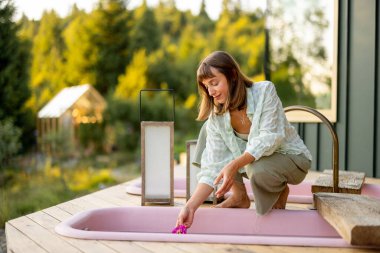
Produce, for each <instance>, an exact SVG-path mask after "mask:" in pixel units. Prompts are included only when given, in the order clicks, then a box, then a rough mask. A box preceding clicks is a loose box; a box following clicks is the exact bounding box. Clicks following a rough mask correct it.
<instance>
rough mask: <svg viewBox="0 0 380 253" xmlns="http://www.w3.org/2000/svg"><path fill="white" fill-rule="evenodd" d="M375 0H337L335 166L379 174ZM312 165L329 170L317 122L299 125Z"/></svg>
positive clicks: (378, 18)
mask: <svg viewBox="0 0 380 253" xmlns="http://www.w3.org/2000/svg"><path fill="white" fill-rule="evenodd" d="M379 35H380V2H379V1H377V0H339V42H338V97H337V99H338V102H337V107H338V109H337V110H338V111H337V116H338V120H337V122H336V123H335V124H334V126H335V129H336V131H337V134H338V137H339V142H340V145H339V146H340V152H339V163H340V165H339V168H340V169H341V170H348V171H362V172H365V173H366V175H367V176H369V177H379V178H380V136H379V133H380V114H379V113H380V103H379V102H378V101H377V100H378V98H379V95H380V94H379V92H380V91H379V88H378V87H379V85H380V81H379V73H380V66H379V61H380V50H379V47H380V42H379ZM297 127H298V130H299V133H300V135H301V136H302V137H303V138H304V140H305V143H306V145H307V146H308V147H309V149H310V151H311V153H312V155H313V158H314V161H313V165H312V168H313V169H314V170H319V171H322V170H324V169H331V168H332V140H331V136H330V134H329V131H328V129H327V128H326V127H325V126H324V125H322V124H298V126H297Z"/></svg>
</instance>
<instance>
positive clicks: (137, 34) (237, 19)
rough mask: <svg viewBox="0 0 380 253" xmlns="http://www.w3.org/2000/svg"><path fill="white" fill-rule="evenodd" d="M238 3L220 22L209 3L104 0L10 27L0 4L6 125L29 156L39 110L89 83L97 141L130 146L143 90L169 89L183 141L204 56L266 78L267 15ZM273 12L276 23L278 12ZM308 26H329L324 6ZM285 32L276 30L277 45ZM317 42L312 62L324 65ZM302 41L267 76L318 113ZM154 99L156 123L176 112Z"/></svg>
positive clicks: (1, 0) (0, 97) (190, 131)
mask: <svg viewBox="0 0 380 253" xmlns="http://www.w3.org/2000/svg"><path fill="white" fill-rule="evenodd" d="M275 1H279V0H274V1H273V2H275ZM239 3H240V1H234V0H223V4H222V11H221V13H220V15H219V17H218V19H216V20H212V19H210V17H209V16H208V14H207V12H206V8H205V7H206V6H205V1H204V0H203V1H202V4H201V8H200V11H199V13H198V14H193V13H191V12H190V11H181V10H178V9H177V8H176V5H175V1H174V0H161V1H159V3H158V5H157V6H154V7H150V6H148V5H147V3H146V1H143V3H142V5H141V6H139V7H138V8H135V9H130V8H129V6H128V1H124V0H99V1H98V3H97V5H96V6H95V8H94V9H93V10H92V11H91V12H85V11H83V10H81V9H79V8H78V7H77V6H76V5H73V6H72V9H71V12H70V13H69V14H68V15H67V16H65V17H60V16H59V15H58V14H57V13H56V12H55V11H53V10H50V11H46V12H44V13H43V15H42V17H41V19H40V20H30V19H28V18H27V17H26V16H22V18H21V19H20V20H17V21H13V19H12V17H13V15H14V11H15V10H14V7H13V4H12V1H11V0H0V12H1V13H0V14H1V19H2V22H0V28H1V29H0V33H1V34H0V35H1V40H0V48H1V55H0V57H1V59H0V61H1V62H2V64H1V68H0V85H1V89H0V122H7V123H6V124H5V123H3V125H4V126H9V124H13V125H14V128H15V129H20V131H21V134H20V141H21V143H22V148H21V150H29V149H30V148H31V147H33V146H34V145H35V135H36V133H35V131H36V125H35V122H36V114H37V112H38V111H39V110H40V109H41V108H42V107H43V106H44V105H46V103H47V102H48V101H49V100H50V99H51V98H52V97H53V96H54V95H55V94H57V93H58V92H59V91H60V90H61V89H62V88H64V87H68V86H73V85H79V84H84V83H89V84H92V85H93V86H94V87H95V88H96V89H97V90H98V91H99V92H100V93H101V94H102V95H103V96H104V97H105V98H106V100H107V103H108V108H107V110H106V111H105V115H104V119H105V121H104V122H103V124H102V125H101V126H100V127H99V128H100V131H103V134H99V130H98V131H95V132H97V134H96V136H97V137H96V138H98V139H97V141H100V142H102V143H103V142H107V141H111V142H113V143H112V144H113V145H115V146H116V147H117V148H119V149H132V150H133V149H135V148H136V146H137V145H138V134H139V118H138V113H139V107H138V99H139V91H140V90H141V89H147V88H149V89H150V88H154V89H162V88H163V89H166V88H170V89H174V90H175V98H176V131H178V133H177V134H178V136H181V137H180V139H181V141H182V142H183V141H184V140H185V139H186V138H190V139H193V138H196V137H197V136H196V135H197V129H199V126H200V124H201V123H199V122H195V120H194V119H195V118H196V113H197V105H198V95H197V92H198V91H197V88H196V81H195V78H196V76H195V72H196V69H197V66H198V63H199V61H200V60H201V59H202V58H203V57H205V56H206V55H208V54H209V53H210V52H212V51H214V50H225V51H228V52H229V53H231V54H232V55H233V56H234V57H235V58H236V59H237V61H238V62H239V63H240V65H241V69H242V70H243V72H244V73H246V74H247V75H248V76H249V77H250V78H251V79H252V80H253V81H261V80H264V79H265V75H264V68H263V66H264V61H265V40H266V37H265V28H266V27H265V13H264V12H263V10H261V9H257V10H251V11H249V12H246V11H244V10H243V9H242V8H241V6H240V4H239ZM273 13H275V12H273ZM277 13H278V14H277V15H278V17H280V16H281V8H279V9H277ZM322 14H323V13H322ZM305 20H306V21H305V22H309V24H310V26H311V27H314V28H315V29H316V31H320V30H321V29H322V30H323V28H324V26H323V25H324V23H323V22H322V21H323V20H324V17H323V15H321V12H320V11H319V12H318V10H316V11H315V12H314V13H309V14H308V19H307V18H306V17H305ZM308 20H309V21H308ZM289 25H290V24H289ZM318 29H319V30H318ZM273 31H275V30H273ZM280 32H281V30H278V31H276V33H277V34H273V38H274V40H275V39H276V36H277V39H278V38H279V36H282V34H281V33H280ZM294 38H295V37H294ZM280 39H281V38H280ZM317 39H319V41H318V40H316V41H315V42H314V43H313V48H314V55H315V59H325V58H326V56H325V54H324V52H323V50H319V49H321V48H322V46H321V43H322V42H321V41H320V40H321V38H320V37H319V38H318V37H317ZM297 43H299V42H298V41H297V40H296V39H293V40H290V41H289V44H287V43H286V42H284V43H283V45H282V46H281V47H278V48H274V47H273V48H271V55H276V56H277V57H274V58H273V59H271V66H270V71H271V72H272V74H271V77H272V79H273V81H274V82H275V84H276V86H277V90H278V93H279V95H280V97H281V99H282V100H283V102H284V104H285V105H287V103H289V101H292V102H294V101H295V102H298V103H300V104H306V105H310V106H313V107H314V106H315V98H314V97H313V94H312V93H311V92H310V91H309V90H308V88H307V86H304V85H303V82H304V79H303V76H304V74H305V71H306V69H304V68H303V67H302V66H303V65H302V64H303V62H302V61H301V60H300V59H298V58H297V54H296V53H295V52H294V51H296V50H297ZM282 56H283V57H282ZM300 87H302V89H303V90H302V93H301V95H299V92H298V91H299V90H300ZM162 101H166V103H162ZM148 103H149V105H147V107H149V108H151V110H152V111H151V112H150V115H151V116H152V120H154V119H156V118H157V117H160V113H161V114H162V112H160V111H158V110H163V111H165V110H170V106H172V105H170V96H167V95H159V97H158V98H155V99H151V100H149V102H148ZM161 116H162V115H161ZM155 117H156V118H155ZM8 128H9V127H8ZM86 131H88V130H86ZM10 134H11V133H10ZM108 134H109V135H111V137H110V136H107V135H108ZM106 137H107V138H106ZM105 139H107V140H105ZM16 146H17V145H16ZM183 147H185V145H184V143H183Z"/></svg>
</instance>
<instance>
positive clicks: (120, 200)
mask: <svg viewBox="0 0 380 253" xmlns="http://www.w3.org/2000/svg"><path fill="white" fill-rule="evenodd" d="M176 170H178V171H175V174H177V175H178V174H180V175H184V173H183V169H178V167H176ZM315 176H316V173H309V175H308V178H309V179H310V178H315ZM366 182H371V183H377V184H380V179H371V178H368V179H366ZM128 183H129V182H126V183H122V184H119V185H116V186H113V187H109V188H107V189H104V190H101V191H98V192H95V193H92V194H89V195H86V196H83V197H80V198H77V199H73V200H70V201H68V202H65V203H61V204H59V205H56V206H52V207H49V208H46V209H44V210H41V211H38V212H35V213H31V214H28V215H26V216H22V217H19V218H16V219H13V220H10V221H8V222H7V223H6V228H5V233H6V238H7V250H8V252H14V253H17V252H21V253H27V252H33V253H38V252H54V253H58V252H64V253H70V252H88V253H96V252H100V253H108V252H109V253H111V252H112V253H116V252H134V253H135V252H136V253H139V252H143V253H151V252H165V253H168V252H185V253H186V252H197V253H198V252H199V253H202V252H278V253H287V252H288V253H290V252H292V253H293V252H376V251H374V250H368V249H360V250H359V249H347V248H315V247H283V246H261V245H236V244H206V243H161V242H138V241H103V240H79V239H73V238H68V237H64V236H60V235H58V234H56V233H55V232H54V227H55V226H56V225H57V224H58V223H59V222H61V221H63V220H65V219H67V218H69V217H71V216H72V215H74V214H76V213H78V212H80V211H84V210H88V209H93V208H101V207H118V206H139V205H140V203H141V200H140V197H139V196H133V195H129V194H127V193H126V192H125V187H126V186H127V185H128ZM174 202H175V206H182V205H184V203H185V199H181V198H176V199H175V201H174ZM307 207H308V205H302V204H289V205H287V208H289V209H305V208H307Z"/></svg>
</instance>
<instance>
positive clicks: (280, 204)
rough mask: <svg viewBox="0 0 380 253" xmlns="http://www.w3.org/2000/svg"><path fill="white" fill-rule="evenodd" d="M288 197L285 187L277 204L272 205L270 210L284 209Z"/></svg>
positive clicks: (287, 189) (287, 187)
mask: <svg viewBox="0 0 380 253" xmlns="http://www.w3.org/2000/svg"><path fill="white" fill-rule="evenodd" d="M288 196H289V186H288V185H286V187H285V189H284V190H283V191H282V192H281V194H280V197H279V198H278V200H277V202H276V203H275V204H274V205H273V207H272V209H285V206H286V201H287V200H288Z"/></svg>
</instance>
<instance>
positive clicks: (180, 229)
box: [172, 225, 187, 234]
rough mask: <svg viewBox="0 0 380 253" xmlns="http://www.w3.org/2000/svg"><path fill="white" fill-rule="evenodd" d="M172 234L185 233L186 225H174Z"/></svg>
mask: <svg viewBox="0 0 380 253" xmlns="http://www.w3.org/2000/svg"><path fill="white" fill-rule="evenodd" d="M172 233H173V234H186V233H187V227H186V226H185V225H178V226H177V227H175V228H174V229H173V231H172Z"/></svg>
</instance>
